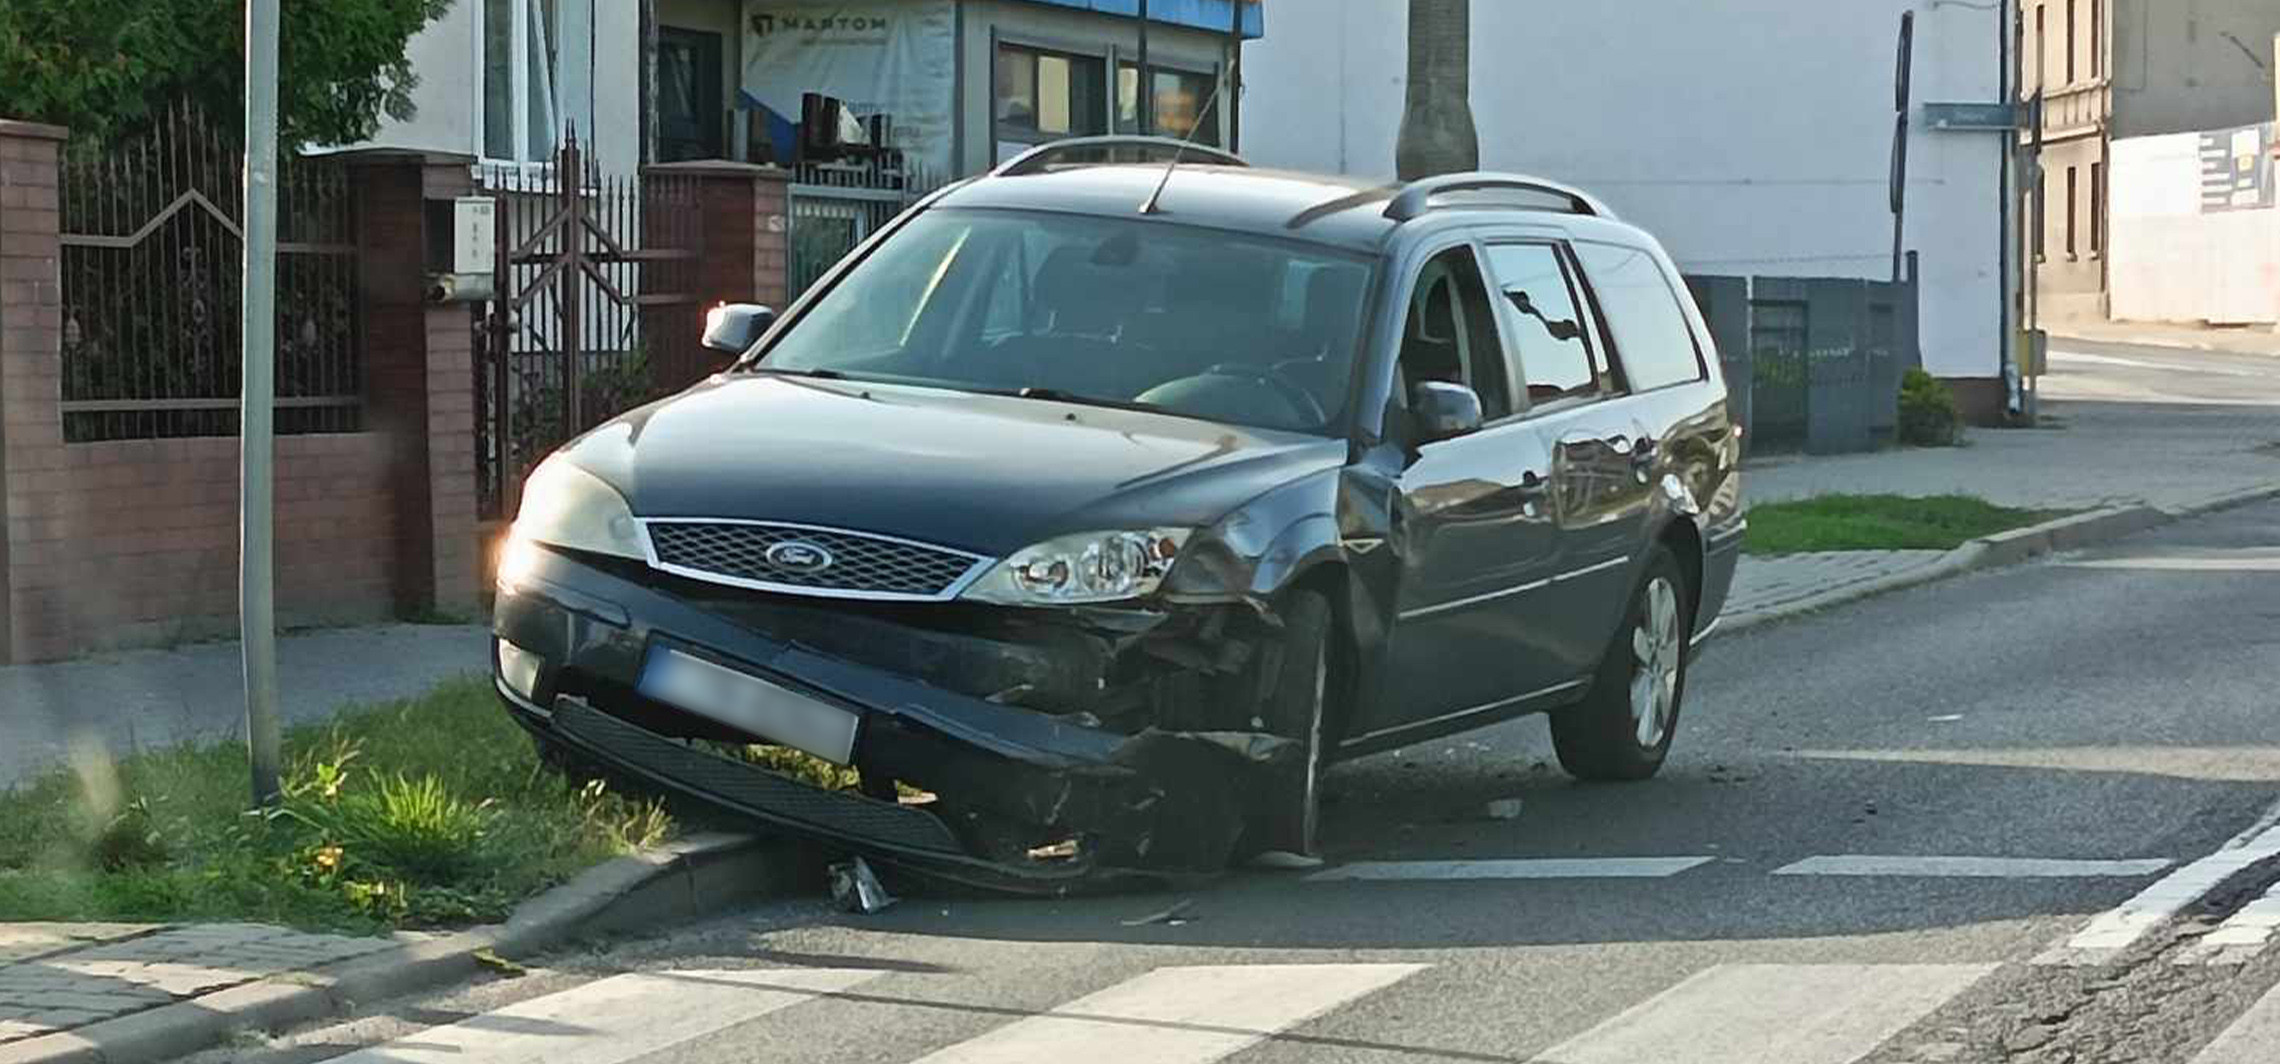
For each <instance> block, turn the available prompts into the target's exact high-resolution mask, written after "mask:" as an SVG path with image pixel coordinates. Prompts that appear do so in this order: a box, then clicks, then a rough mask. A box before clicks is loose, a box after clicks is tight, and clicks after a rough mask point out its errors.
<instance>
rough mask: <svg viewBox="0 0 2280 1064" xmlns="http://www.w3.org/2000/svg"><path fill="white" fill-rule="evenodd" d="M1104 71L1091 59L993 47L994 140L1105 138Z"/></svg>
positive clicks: (1104, 68)
mask: <svg viewBox="0 0 2280 1064" xmlns="http://www.w3.org/2000/svg"><path fill="white" fill-rule="evenodd" d="M1107 83H1108V65H1107V63H1105V62H1104V61H1102V60H1101V59H1099V58H1097V57H1093V56H1081V55H1067V54H1064V53H1060V52H1046V51H1040V50H1038V49H1035V48H1023V47H1018V46H1016V45H1010V44H1003V45H999V46H998V53H997V99H996V101H995V108H996V110H995V112H994V113H995V114H996V116H997V125H998V135H999V138H1000V139H1006V138H1008V137H1011V138H1014V139H1025V140H1047V139H1052V138H1056V137H1083V136H1093V135H1096V134H1100V133H1104V132H1107V125H1108V104H1107V100H1106V96H1107V93H1108V84H1107Z"/></svg>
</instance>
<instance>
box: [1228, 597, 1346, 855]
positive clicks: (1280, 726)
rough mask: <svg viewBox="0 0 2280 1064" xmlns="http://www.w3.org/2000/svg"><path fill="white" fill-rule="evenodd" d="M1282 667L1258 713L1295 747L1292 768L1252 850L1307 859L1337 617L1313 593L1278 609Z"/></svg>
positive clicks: (1315, 821) (1325, 745)
mask: <svg viewBox="0 0 2280 1064" xmlns="http://www.w3.org/2000/svg"><path fill="white" fill-rule="evenodd" d="M1281 613H1282V621H1283V644H1282V660H1281V662H1280V663H1279V672H1278V674H1277V676H1276V680H1275V686H1274V690H1273V692H1272V693H1271V694H1269V695H1268V696H1267V699H1266V702H1265V703H1264V704H1263V705H1262V706H1261V707H1260V714H1259V716H1260V717H1261V718H1262V719H1263V720H1264V721H1265V722H1266V726H1267V730H1268V731H1270V732H1272V733H1274V734H1276V735H1280V736H1284V737H1286V738H1291V739H1296V740H1298V742H1299V751H1298V754H1299V763H1298V765H1297V767H1296V768H1295V769H1294V770H1292V771H1291V772H1288V773H1283V774H1280V775H1279V776H1278V781H1277V788H1276V791H1275V793H1273V794H1272V795H1270V796H1269V798H1268V805H1267V811H1266V814H1265V815H1264V816H1262V817H1261V818H1260V819H1259V822H1258V823H1257V825H1256V827H1255V829H1254V835H1253V838H1254V839H1255V841H1256V845H1253V846H1250V847H1246V849H1248V850H1251V851H1253V852H1254V853H1255V852H1257V851H1265V850H1280V851H1284V852H1287V853H1294V854H1298V855H1300V856H1306V857H1311V856H1313V855H1314V853H1315V849H1316V844H1317V841H1318V835H1319V833H1320V828H1321V818H1322V770H1323V767H1324V766H1325V764H1327V762H1328V760H1329V746H1330V739H1329V729H1330V725H1331V723H1332V718H1331V706H1332V705H1333V702H1332V699H1333V698H1334V697H1335V695H1334V692H1333V684H1334V683H1335V681H1336V677H1337V670H1336V664H1337V658H1336V653H1337V650H1336V648H1337V639H1338V624H1337V614H1336V612H1335V611H1334V610H1332V609H1331V607H1330V599H1329V597H1328V596H1326V595H1324V594H1322V593H1321V592H1319V591H1308V590H1300V591H1294V592H1291V593H1290V595H1289V596H1288V597H1287V598H1286V599H1284V601H1283V605H1282V610H1281Z"/></svg>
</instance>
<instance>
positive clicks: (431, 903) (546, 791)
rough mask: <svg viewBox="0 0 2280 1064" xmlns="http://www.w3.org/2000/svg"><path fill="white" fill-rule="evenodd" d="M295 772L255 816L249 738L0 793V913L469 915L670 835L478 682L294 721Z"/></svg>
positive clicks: (106, 765)
mask: <svg viewBox="0 0 2280 1064" xmlns="http://www.w3.org/2000/svg"><path fill="white" fill-rule="evenodd" d="M285 765H286V768H285V798H284V800H283V801H282V802H281V803H279V805H278V806H277V808H275V809H270V810H261V811H249V810H248V808H247V806H248V804H249V803H248V801H247V798H248V787H249V776H250V773H249V769H248V767H247V763H246V754H245V748H244V746H243V744H242V743H236V742H218V743H206V744H192V745H185V746H178V747H169V748H165V749H159V750H151V751H147V752H144V753H139V754H135V755H132V756H129V757H126V758H122V759H119V760H117V761H115V762H113V761H110V760H108V759H104V758H100V757H93V758H83V759H81V764H79V765H78V766H77V767H75V768H70V769H62V770H58V771H55V772H51V773H49V774H47V775H44V776H41V777H38V778H36V779H34V780H31V781H29V782H27V783H25V784H23V785H21V786H19V787H17V788H15V789H14V790H11V791H0V921H13V920H150V921H173V920H252V921H260V922H264V923H278V924H285V925H289V926H294V927H303V928H311V929H327V930H346V931H360V932H377V931H382V930H386V929H389V928H403V927H415V928H416V927H448V926H462V925H467V924H474V923H482V922H489V921H496V920H501V919H504V918H505V917H506V916H507V915H508V914H509V912H510V911H511V910H512V909H513V907H514V905H515V904H516V903H517V902H520V901H521V900H523V899H524V898H527V897H529V896H530V895H532V894H534V893H536V892H538V891H540V890H543V889H545V888H547V887H549V886H553V885H554V884H556V883H559V882H561V881H563V880H564V879H567V878H569V877H570V876H571V875H573V874H575V873H577V872H579V871H580V870H582V869H584V868H586V867H588V866H590V865H593V864H595V863H597V862H600V861H603V860H606V859H608V858H610V857H614V856H617V855H619V854H623V853H627V852H630V851H632V850H634V849H637V848H639V847H642V846H648V845H653V844H655V843H657V842H659V841H661V840H663V839H664V838H666V837H668V836H669V835H671V834H672V832H673V831H674V824H673V821H672V819H671V818H670V817H669V816H667V814H666V813H665V811H664V809H663V808H662V807H661V806H660V805H659V804H657V803H656V802H654V801H651V800H648V799H645V798H639V797H631V796H626V795H621V794H618V793H616V792H614V791H612V790H611V789H610V788H609V787H608V786H607V785H605V784H603V783H599V782H585V783H580V782H573V781H570V780H566V779H565V778H563V777H562V776H560V775H558V774H556V773H555V772H553V771H551V770H548V769H546V768H544V767H542V766H541V765H540V763H539V760H538V757H537V755H536V754H535V753H534V752H533V750H532V748H531V743H530V740H529V739H528V738H527V737H526V736H525V735H524V734H523V732H522V730H521V729H520V728H518V727H516V725H515V724H514V722H513V721H511V720H509V719H508V718H507V716H506V714H504V713H503V712H501V711H500V709H499V707H498V704H497V702H496V698H495V696H494V695H493V694H492V692H491V686H490V682H489V680H488V679H487V678H484V677H468V678H465V679H460V680H452V681H448V682H446V683H444V684H441V685H439V686H438V687H436V688H435V689H434V690H432V691H430V692H428V693H427V694H425V695H422V696H420V697H418V698H414V699H409V700H405V701H400V702H392V703H383V704H380V705H374V706H365V707H357V708H352V709H349V710H347V711H344V712H342V713H341V714H339V715H338V716H337V717H336V718H334V719H333V720H331V721H329V722H325V723H322V724H312V725H304V726H301V727H297V728H293V729H291V730H289V731H288V732H287V733H286V735H285Z"/></svg>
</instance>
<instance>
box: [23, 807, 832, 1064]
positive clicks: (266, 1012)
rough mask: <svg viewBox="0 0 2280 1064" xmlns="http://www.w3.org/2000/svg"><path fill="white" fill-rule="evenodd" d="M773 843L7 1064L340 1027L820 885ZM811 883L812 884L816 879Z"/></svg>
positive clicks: (683, 845)
mask: <svg viewBox="0 0 2280 1064" xmlns="http://www.w3.org/2000/svg"><path fill="white" fill-rule="evenodd" d="M813 863H814V862H813V861H812V859H811V858H810V855H809V854H808V852H807V851H806V850H805V849H804V848H802V847H800V846H798V845H796V844H795V843H793V842H791V841H789V840H785V839H778V838H757V837H753V836H749V835H730V834H718V833H715V834H705V835H695V836H691V837H689V838H687V839H683V840H681V841H678V842H675V843H671V844H669V845H666V846H663V847H659V848H657V849H654V850H649V851H645V852H642V853H638V854H634V855H632V856H629V857H620V858H618V859H616V860H614V861H608V862H604V863H603V864H600V865H596V866H595V867H593V868H589V869H587V870H586V871H585V872H583V873H581V874H580V875H579V876H578V877H577V878H576V879H573V880H571V881H570V882H568V883H565V884H563V885H562V886H559V887H556V888H554V889H553V890H550V891H547V892H546V893H544V894H541V895H539V896H538V897H536V898H532V899H531V900H529V901H527V902H524V903H523V904H522V906H521V907H519V908H517V909H516V910H515V913H514V915H513V916H512V917H510V918H509V919H508V920H507V922H506V923H505V924H494V925H490V926H486V927H477V928H472V929H469V930H466V931H461V932H458V933H456V934H450V935H444V936H440V937H437V938H431V939H420V940H410V941H405V942H403V943H402V944H400V945H398V946H396V947H394V948H391V949H385V950H381V951H380V952H378V953H370V954H366V955H364V956H361V957H358V958H356V959H354V960H350V961H344V962H341V963H339V964H335V965H329V966H327V967H324V968H320V969H317V970H315V971H309V972H292V973H287V974H284V975H277V976H272V977H270V978H267V979H262V980H258V981H256V982H252V983H247V984H244V985H242V986H234V987H231V988H229V989H227V990H217V991H215V992H213V993H211V994H201V995H199V996H197V997H194V998H189V999H186V1000H183V1001H177V1002H174V1003H173V1004H170V1005H161V1006H159V1007H158V1008H154V1009H148V1010H145V1011H142V1012H137V1013H133V1014H130V1015H126V1016H121V1017H118V1018H116V1019H110V1020H104V1021H101V1022H99V1023H92V1024H89V1025H87V1026H85V1027H81V1028H78V1029H77V1030H72V1031H65V1032H61V1033H58V1034H51V1035H42V1036H40V1037H37V1038H29V1039H25V1040H23V1041H20V1042H11V1043H8V1044H6V1045H0V1064H156V1062H159V1061H164V1060H170V1059H173V1058H175V1057H179V1056H182V1055H184V1054H188V1053H195V1052H197V1051H199V1050H201V1049H206V1048H208V1047H211V1046H214V1045H216V1044H219V1043H221V1042H222V1041H223V1040H225V1039H227V1038H228V1037H229V1036H230V1034H231V1033H232V1032H235V1031H245V1030H267V1029H273V1028H278V1027H284V1026H288V1025H291V1024H296V1023H306V1022H308V1021H310V1020H316V1019H322V1018H324V1017H327V1016H335V1015H339V1014H342V1013H345V1012H348V1011H350V1010H352V1009H354V1008H355V1007H356V1005H357V1003H359V1002H364V1001H376V1000H381V999H385V998H390V997H397V996H400V995H403V994H408V993H413V992H416V991H420V990H425V989H428V988H431V987H437V986H444V985H448V984H451V983H454V982H457V981H459V980H462V979H466V978H468V977H470V976H472V975H474V974H475V973H476V972H477V971H479V970H480V969H481V967H482V962H481V961H478V960H477V959H476V956H475V955H476V954H477V953H479V952H484V951H489V952H491V953H495V954H497V955H498V956H500V957H504V958H508V959H516V958H521V957H528V956H532V955H535V954H537V953H540V952H543V951H545V950H548V949H552V948H554V947H556V946H559V945H562V944H564V943H566V942H571V941H575V940H577V939H581V938H586V937H589V936H594V935H601V934H610V933H619V932H625V931H630V930H634V929H639V928H650V927H659V926H664V925H668V924H673V923H679V922H684V921H688V920H693V919H696V918H699V917H702V916H706V915H710V914H713V913H717V912H721V911H724V910H726V909H729V908H732V907H734V906H736V905H739V904H743V903H745V902H750V901H754V900H757V899H760V898H766V897H779V896H783V895H785V894H788V893H790V892H791V891H792V890H794V889H796V888H797V887H798V886H799V885H800V884H808V883H814V882H816V881H817V877H818V876H819V875H820V872H818V871H817V870H816V869H814V868H813V867H811V866H812V865H813ZM810 873H813V874H810Z"/></svg>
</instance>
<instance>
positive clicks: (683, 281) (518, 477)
mask: <svg viewBox="0 0 2280 1064" xmlns="http://www.w3.org/2000/svg"><path fill="white" fill-rule="evenodd" d="M491 193H492V195H493V196H495V197H496V198H497V200H498V211H497V218H498V223H497V225H496V227H495V228H496V232H497V234H498V241H499V247H498V249H497V265H496V266H494V271H495V272H494V277H495V278H497V283H498V285H499V291H498V296H497V298H496V299H494V300H493V301H492V302H491V303H490V305H489V309H488V311H487V313H486V316H485V318H484V320H483V321H482V327H481V328H480V329H478V331H477V336H478V341H477V344H478V346H477V351H476V359H475V397H476V441H475V465H476V485H477V500H478V505H479V508H480V511H481V513H482V514H483V516H485V517H500V516H506V515H510V514H512V513H513V512H514V506H515V500H516V495H517V492H518V490H519V488H520V485H521V484H522V481H523V478H524V477H525V476H527V475H528V474H529V472H530V469H531V467H532V466H533V465H535V464H536V463H537V462H538V460H539V459H541V458H543V457H545V456H546V455H547V454H548V453H549V452H551V451H552V450H554V448H556V447H558V446H560V445H561V444H562V443H564V442H566V441H567V440H569V439H570V438H571V437H573V436H576V435H577V434H579V433H581V432H584V431H586V430H587V429H590V428H593V427H594V426H596V425H599V424H601V423H602V422H604V421H607V420H609V419H610V418H612V417H615V416H617V415H618V414H621V413H624V412H625V411H627V410H630V409H632V408H633V407H636V406H639V405H641V404H642V403H644V402H647V401H649V400H651V399H653V398H656V397H658V396H660V395H662V394H664V393H665V392H666V391H668V390H670V389H671V388H674V387H678V386H680V385H682V384H686V383H687V382H688V381H689V380H692V379H694V376H693V375H692V371H690V370H689V369H688V367H691V366H698V365H702V364H704V363H705V362H706V359H705V357H704V355H703V353H702V350H701V348H700V346H699V342H700V339H701V337H702V335H703V331H704V322H703V318H704V312H703V308H702V307H700V306H699V305H698V304H699V299H698V296H697V294H696V292H697V289H698V285H697V270H698V268H699V265H700V263H699V259H700V257H701V255H702V249H703V240H704V211H703V203H702V200H701V197H700V195H699V186H698V183H697V179H696V178H694V177H690V176H687V175H677V174H670V173H649V174H645V175H642V176H641V177H639V178H634V177H623V176H613V175H606V174H603V173H602V172H601V171H600V169H599V167H597V166H596V165H595V164H594V162H593V160H592V159H591V158H590V157H589V156H587V155H586V154H585V152H584V150H583V149H581V148H580V146H579V144H578V141H577V138H576V137H575V136H574V135H573V136H571V137H570V138H568V139H567V140H566V141H565V143H564V145H563V147H562V149H561V151H560V152H559V153H558V154H557V155H556V156H555V158H554V159H553V160H552V162H551V164H550V165H547V166H544V167H531V168H528V169H524V170H519V171H509V172H505V173H501V174H497V175H495V177H494V180H493V182H492V186H491Z"/></svg>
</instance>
